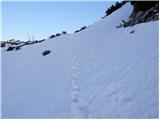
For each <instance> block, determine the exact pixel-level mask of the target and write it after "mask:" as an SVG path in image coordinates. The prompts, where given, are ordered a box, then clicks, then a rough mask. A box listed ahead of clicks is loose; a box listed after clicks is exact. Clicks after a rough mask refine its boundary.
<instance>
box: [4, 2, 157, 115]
mask: <svg viewBox="0 0 160 120" xmlns="http://www.w3.org/2000/svg"><path fill="white" fill-rule="evenodd" d="M131 12H132V6H131V5H130V4H129V3H127V4H126V5H124V6H123V7H122V8H120V9H119V10H117V11H115V12H114V13H113V14H111V15H109V16H107V17H105V18H104V19H102V20H100V21H98V22H97V23H96V24H94V25H92V26H90V27H89V28H87V29H85V30H83V31H81V32H78V33H74V34H68V35H62V36H59V37H56V38H53V39H48V40H46V41H44V42H42V43H39V44H35V45H32V46H25V47H23V49H22V50H19V51H10V52H5V51H3V50H2V117H3V118H157V117H158V113H159V111H158V104H159V103H158V23H159V21H154V22H148V23H142V24H138V25H135V26H133V27H127V28H118V29H117V28H116V26H117V25H119V24H120V23H121V21H122V20H127V19H128V17H129V16H130V14H131ZM42 29H43V28H42ZM45 50H51V53H49V54H48V55H46V56H43V55H42V52H43V51H45Z"/></svg>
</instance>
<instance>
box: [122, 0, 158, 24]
mask: <svg viewBox="0 0 160 120" xmlns="http://www.w3.org/2000/svg"><path fill="white" fill-rule="evenodd" d="M131 4H132V5H133V7H134V9H133V12H132V14H131V16H130V19H129V21H128V22H126V21H123V27H128V26H134V25H136V24H139V23H142V22H149V21H154V20H159V2H158V1H131Z"/></svg>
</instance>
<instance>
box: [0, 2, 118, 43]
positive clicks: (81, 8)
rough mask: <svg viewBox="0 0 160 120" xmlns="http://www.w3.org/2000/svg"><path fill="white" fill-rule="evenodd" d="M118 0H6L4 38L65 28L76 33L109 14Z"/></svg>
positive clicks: (44, 34)
mask: <svg viewBox="0 0 160 120" xmlns="http://www.w3.org/2000/svg"><path fill="white" fill-rule="evenodd" d="M114 3H115V1H100V2H98V1H94V2H53V1H50V2H49V1H48V2H32V1H31V2H2V39H3V40H8V39H12V38H15V39H20V40H25V41H26V40H28V36H32V35H33V36H34V37H35V39H44V38H48V37H49V36H50V35H52V34H56V33H58V32H62V31H63V30H65V31H67V32H68V33H73V32H74V31H75V30H77V29H79V28H80V27H82V26H84V25H86V26H88V25H91V24H93V23H94V22H96V21H98V20H99V19H101V17H102V16H104V15H105V10H106V9H107V8H108V7H110V6H111V5H112V4H114Z"/></svg>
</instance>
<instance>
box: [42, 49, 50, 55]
mask: <svg viewBox="0 0 160 120" xmlns="http://www.w3.org/2000/svg"><path fill="white" fill-rule="evenodd" d="M49 53H51V51H50V50H45V51H43V53H42V55H43V56H45V55H48V54H49Z"/></svg>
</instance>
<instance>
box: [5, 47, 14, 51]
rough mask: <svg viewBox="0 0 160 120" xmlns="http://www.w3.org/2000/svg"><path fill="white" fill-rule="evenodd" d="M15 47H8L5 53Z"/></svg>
mask: <svg viewBox="0 0 160 120" xmlns="http://www.w3.org/2000/svg"><path fill="white" fill-rule="evenodd" d="M14 48H15V47H8V49H7V50H6V51H13V50H14Z"/></svg>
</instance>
